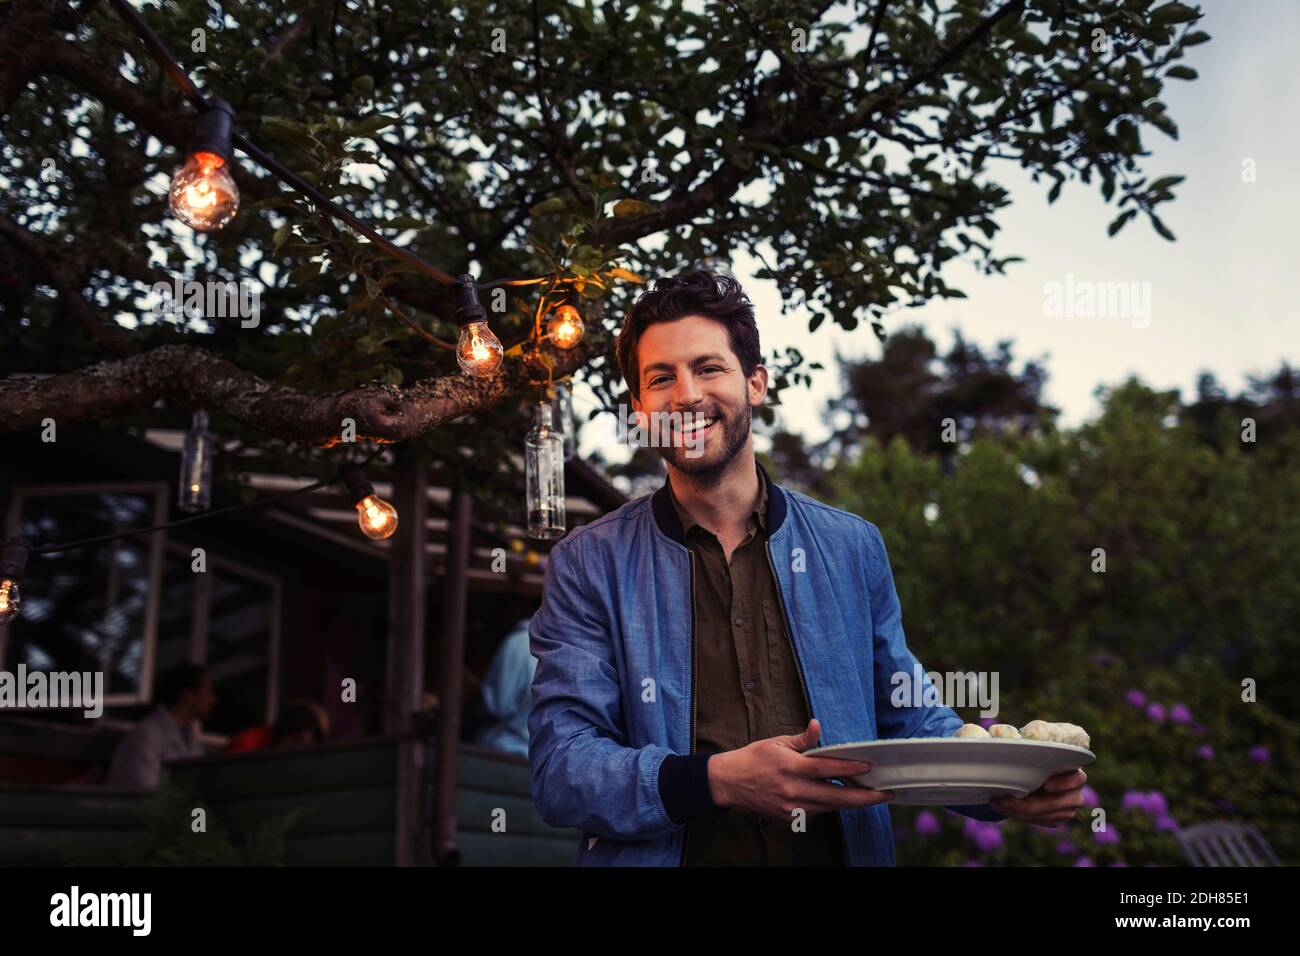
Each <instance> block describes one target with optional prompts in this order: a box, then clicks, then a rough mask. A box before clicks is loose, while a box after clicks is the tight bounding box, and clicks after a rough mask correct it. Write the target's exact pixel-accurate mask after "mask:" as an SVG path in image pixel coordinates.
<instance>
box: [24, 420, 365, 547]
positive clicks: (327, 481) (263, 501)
mask: <svg viewBox="0 0 1300 956" xmlns="http://www.w3.org/2000/svg"><path fill="white" fill-rule="evenodd" d="M383 450H384V449H383V447H382V446H381V447H379V448H376V449H375V450H374V451H372V452H371V453H370V454H369V455H367V456H366V457H365V458H364V459H362V460H361V462H360V463H358V464H357V465H355V466H349V465H344V466H343V467H342V468H340V469H339V470H338V471H336V472H335V473H334V474H333V475H331V476H330V477H329V478H322V479H321V480H320V481H313V482H312V483H311V484H309V485H303V486H302V487H301V488H294V489H293V490H292V491H284V492H281V493H280V494H278V495H269V496H267V497H265V498H258V499H257V500H256V501H246V502H244V503H242V504H237V505H228V506H227V507H225V508H218V509H216V510H215V511H205V512H203V514H199V515H192V516H190V517H188V518H177V519H176V520H175V521H168V522H166V523H165V524H158V525H154V526H153V527H152V528H134V529H132V530H131V531H120V532H118V533H116V534H105V535H100V536H98V537H95V538H82V539H81V540H80V541H67V542H64V543H63V544H50V545H45V546H44V547H41V548H36V547H32V548H28V552H29V553H30V554H57V553H59V552H61V551H72V550H74V549H76V548H84V547H86V546H88V545H92V544H103V543H104V542H106V541H117V540H120V539H122V538H132V537H135V536H136V535H141V534H153V533H154V532H156V531H166V530H167V529H169V528H179V527H181V526H182V525H187V524H193V523H194V522H196V521H203V520H205V519H207V518H215V517H216V516H217V515H224V514H230V513H231V512H232V511H244V510H247V509H249V508H260V507H262V506H263V505H269V504H274V503H275V502H277V501H283V500H284V499H286V498H292V497H294V496H295V495H302V494H306V493H307V492H309V491H316V490H317V489H318V488H324V487H326V486H328V485H332V484H335V483H336V482H339V481H342V470H343V468H348V467H357V468H364V467H365V466H366V465H368V464H370V462H372V461H374V460H375V458H376V457H377V456H378V455H379V454H380V452H382V451H383Z"/></svg>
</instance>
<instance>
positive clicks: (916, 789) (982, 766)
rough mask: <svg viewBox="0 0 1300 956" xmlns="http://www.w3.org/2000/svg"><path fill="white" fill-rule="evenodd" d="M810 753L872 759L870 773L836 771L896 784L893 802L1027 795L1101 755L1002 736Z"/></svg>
mask: <svg viewBox="0 0 1300 956" xmlns="http://www.w3.org/2000/svg"><path fill="white" fill-rule="evenodd" d="M804 755H805V756H809V757H838V758H840V759H847V760H862V761H866V762H867V763H870V764H871V770H870V771H869V772H868V773H864V774H860V775H858V776H855V777H838V778H836V779H839V780H843V781H844V782H845V783H857V784H860V785H862V786H864V787H870V788H871V789H873V790H892V791H894V793H895V794H897V796H895V798H894V799H893V800H891V801H890V803H898V804H904V805H907V806H931V807H935V806H959V805H961V804H976V803H988V802H989V800H991V799H993V798H994V797H998V796H1002V795H1004V794H1010V795H1011V796H1014V797H1023V796H1024V795H1025V794H1027V793H1029V792H1031V791H1033V790H1037V789H1038V788H1039V787H1041V786H1042V785H1043V782H1044V781H1045V780H1047V778H1048V777H1051V776H1053V775H1055V774H1058V773H1063V772H1065V771H1069V770H1077V769H1078V768H1080V767H1084V766H1087V765H1088V764H1090V763H1092V762H1093V761H1094V760H1096V759H1097V757H1096V755H1095V754H1094V753H1093V752H1092V751H1091V750H1088V749H1086V748H1084V747H1076V746H1074V745H1073V744H1057V743H1050V742H1048V741H1045V740H1014V739H1013V740H1004V739H1002V738H999V737H915V738H909V739H905V740H871V741H866V742H863V743H855V744H832V745H830V746H829V747H818V748H816V749H815V750H805V751H804Z"/></svg>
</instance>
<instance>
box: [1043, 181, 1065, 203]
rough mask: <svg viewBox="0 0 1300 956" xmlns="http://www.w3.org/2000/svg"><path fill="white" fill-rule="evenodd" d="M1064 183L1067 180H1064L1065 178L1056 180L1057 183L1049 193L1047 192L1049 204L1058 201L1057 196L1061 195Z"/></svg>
mask: <svg viewBox="0 0 1300 956" xmlns="http://www.w3.org/2000/svg"><path fill="white" fill-rule="evenodd" d="M1064 184H1065V180H1063V179H1058V180H1057V181H1056V184H1055V185H1054V186H1053V187H1052V188H1051V190H1050V191H1049V192H1048V194H1047V202H1048V204H1049V205H1050V204H1051V203H1054V202H1056V200H1057V198H1058V197H1059V196H1060V195H1061V186H1063V185H1064Z"/></svg>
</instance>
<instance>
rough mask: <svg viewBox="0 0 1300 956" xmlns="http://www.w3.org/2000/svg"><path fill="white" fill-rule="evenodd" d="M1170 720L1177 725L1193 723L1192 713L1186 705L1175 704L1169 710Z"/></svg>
mask: <svg viewBox="0 0 1300 956" xmlns="http://www.w3.org/2000/svg"><path fill="white" fill-rule="evenodd" d="M1169 719H1170V720H1172V721H1173V722H1174V723H1176V724H1190V723H1191V722H1192V712H1191V711H1190V710H1188V709H1187V705H1186V704H1174V706H1173V707H1171V708H1170V709H1169Z"/></svg>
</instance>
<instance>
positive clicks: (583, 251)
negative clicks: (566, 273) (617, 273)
mask: <svg viewBox="0 0 1300 956" xmlns="http://www.w3.org/2000/svg"><path fill="white" fill-rule="evenodd" d="M604 261H605V257H604V256H603V255H601V253H600V250H599V249H594V248H592V247H591V246H578V247H577V248H576V249H574V250H573V271H574V272H576V273H577V274H578V275H580V276H585V275H591V273H593V272H595V271H596V270H597V269H599V268H600V265H601V263H602V262H604Z"/></svg>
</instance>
